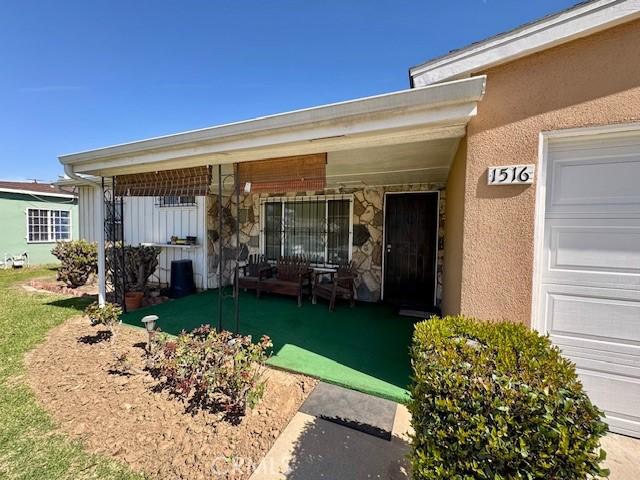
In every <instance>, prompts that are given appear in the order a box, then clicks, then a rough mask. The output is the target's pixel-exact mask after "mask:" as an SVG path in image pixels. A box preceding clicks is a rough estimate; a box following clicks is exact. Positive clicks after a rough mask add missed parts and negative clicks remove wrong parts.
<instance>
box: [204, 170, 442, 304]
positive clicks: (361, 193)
mask: <svg viewBox="0 0 640 480" xmlns="http://www.w3.org/2000/svg"><path fill="white" fill-rule="evenodd" d="M444 187H445V184H444V183H432V184H414V185H393V186H381V187H364V188H353V189H344V188H341V189H326V190H324V191H321V192H288V193H285V194H243V195H241V196H240V222H239V226H240V255H239V258H240V260H241V261H243V260H246V258H247V257H248V255H249V254H257V253H260V199H261V198H267V197H296V196H303V195H307V196H313V195H333V194H340V195H349V194H351V195H353V253H352V260H353V262H354V264H355V266H356V269H357V272H358V278H357V280H356V295H357V298H358V300H363V301H369V302H377V301H379V300H380V294H381V285H382V254H383V253H382V252H383V245H382V240H383V223H384V213H383V202H384V194H385V192H419V191H436V190H437V191H440V212H439V222H440V228H439V238H438V261H437V291H436V297H437V302H438V304H439V303H440V300H441V298H442V261H443V257H444V252H443V249H442V247H443V245H444V242H443V236H444V220H445V217H444V212H445V190H444ZM222 201H223V229H222V249H223V254H224V258H225V259H227V260H225V262H224V265H223V279H224V283H223V284H225V285H228V284H230V283H231V281H232V279H233V264H234V262H233V258H234V256H235V254H236V251H237V249H236V237H235V231H236V230H235V228H236V224H237V222H236V218H235V215H236V208H235V201H236V199H235V196H225V195H223V197H222ZM209 205H210V207H209V211H208V215H207V219H208V223H207V232H208V235H207V236H208V242H209V272H210V281H209V285H210V286H212V287H215V286H216V285H217V271H216V267H217V262H218V254H219V252H220V239H219V237H220V235H219V234H218V196H217V195H211V197H210V201H209Z"/></svg>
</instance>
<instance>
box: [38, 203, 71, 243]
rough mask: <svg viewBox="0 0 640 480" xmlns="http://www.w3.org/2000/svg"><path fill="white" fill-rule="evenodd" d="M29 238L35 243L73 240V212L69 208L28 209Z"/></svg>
mask: <svg viewBox="0 0 640 480" xmlns="http://www.w3.org/2000/svg"><path fill="white" fill-rule="evenodd" d="M27 239H28V241H29V242H33V243H37V242H57V241H61V240H71V213H70V212H69V211H68V210H45V209H39V208H30V209H28V210H27Z"/></svg>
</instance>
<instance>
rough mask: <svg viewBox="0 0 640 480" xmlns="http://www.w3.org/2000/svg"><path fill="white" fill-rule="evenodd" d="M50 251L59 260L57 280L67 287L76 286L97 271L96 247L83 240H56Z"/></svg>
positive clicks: (85, 281) (80, 284)
mask: <svg viewBox="0 0 640 480" xmlns="http://www.w3.org/2000/svg"><path fill="white" fill-rule="evenodd" d="M51 253H52V254H53V255H54V256H55V257H56V258H57V259H58V260H60V266H59V267H58V280H59V281H61V282H64V283H65V284H66V285H67V286H68V287H71V288H78V287H81V286H82V285H85V284H86V283H87V280H89V276H90V275H91V274H93V273H96V272H97V271H98V249H97V247H96V244H95V243H89V242H87V241H85V240H72V241H70V242H58V243H56V246H55V247H53V250H51Z"/></svg>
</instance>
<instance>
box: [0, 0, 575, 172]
mask: <svg viewBox="0 0 640 480" xmlns="http://www.w3.org/2000/svg"><path fill="white" fill-rule="evenodd" d="M574 3H575V1H573V0H571V1H566V0H535V1H523V0H484V1H483V0H439V1H433V0H422V1H408V0H406V1H405V0H384V1H374V0H371V1H364V0H362V1H352V2H349V1H348V0H340V1H334V0H323V1H316V2H312V1H311V0H306V1H305V0H300V1H268V0H261V1H245V0H235V1H215V0H174V1H164V0H155V1H150V0H149V1H136V0H126V1H125V0H83V1H75V0H74V1H71V0H64V1H53V0H51V1H49V0H46V1H45V0H41V1H39V2H35V1H29V0H2V2H1V3H0V146H1V151H0V169H1V170H0V178H2V179H27V178H37V179H40V180H51V179H55V178H56V176H57V175H58V174H59V173H61V171H62V169H61V168H60V166H59V164H58V162H57V159H56V157H57V155H59V154H62V153H71V152H76V151H81V150H87V149H91V148H96V147H101V146H106V145H111V144H115V143H122V142H127V141H131V140H137V139H141V138H145V137H152V136H158V135H163V134H168V133H174V132H178V131H183V130H190V129H194V128H202V127H207V126H211V125H215V124H219V123H226V122H230V121H235V120H242V119H246V118H251V117H255V116H259V115H266V114H270V113H277V112H281V111H287V110H292V109H296V108H304V107H309V106H313V105H318V104H323V103H329V102H335V101H340V100H347V99H349V98H356V97H362V96H367V95H373V94H378V93H384V92H389V91H393V90H400V89H404V88H408V75H407V69H408V68H409V67H410V66H412V65H416V64H419V63H422V62H424V61H426V60H428V59H430V58H432V57H435V56H438V55H441V54H443V53H446V52H447V51H449V50H451V49H454V48H459V47H463V46H465V45H467V44H469V43H471V42H473V41H476V40H481V39H483V38H485V37H488V36H490V35H493V34H495V33H499V32H501V31H504V30H508V29H510V28H513V27H516V26H518V25H520V24H522V23H525V22H528V21H531V20H534V19H536V18H538V17H541V16H543V15H546V14H549V13H552V12H556V11H559V10H562V9H564V8H567V7H569V6H571V5H573V4H574Z"/></svg>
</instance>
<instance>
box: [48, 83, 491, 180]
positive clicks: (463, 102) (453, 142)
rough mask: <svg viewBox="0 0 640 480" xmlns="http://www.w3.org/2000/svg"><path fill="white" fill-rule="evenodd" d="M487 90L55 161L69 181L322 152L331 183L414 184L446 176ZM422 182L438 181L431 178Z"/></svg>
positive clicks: (315, 111)
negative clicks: (367, 179)
mask: <svg viewBox="0 0 640 480" xmlns="http://www.w3.org/2000/svg"><path fill="white" fill-rule="evenodd" d="M484 89H485V77H484V76H478V77H473V78H469V79H464V80H456V81H452V82H447V83H440V84H437V85H432V86H428V87H424V88H416V89H410V90H402V91H398V92H392V93H388V94H384V95H378V96H373V97H366V98H359V99H355V100H350V101H346V102H340V103H334V104H329V105H323V106H318V107H314V108H309V109H304V110H296V111H292V112H287V113H281V114H276V115H270V116H266V117H259V118H255V119H252V120H246V121H242V122H236V123H230V124H225V125H220V126H214V127H210V128H205V129H201V130H194V131H189V132H184V133H177V134H174V135H168V136H163V137H157V138H151V139H147V140H141V141H137V142H132V143H126V144H121V145H115V146H110V147H105V148H100V149H96V150H90V151H85V152H80V153H73V154H68V155H61V156H60V157H59V160H60V162H61V163H62V164H63V165H64V167H65V172H66V173H67V174H69V176H72V177H73V176H74V175H76V174H83V175H98V176H113V175H121V174H127V173H139V172H149V171H159V170H169V169H176V168H186V167H193V166H200V165H218V164H232V163H236V162H246V161H252V160H260V159H269V158H281V157H286V156H291V155H305V154H312V153H323V152H327V153H328V166H327V177H335V182H333V183H345V182H346V183H350V182H356V181H359V179H360V177H361V176H362V175H365V176H366V175H368V174H372V175H374V176H375V175H376V173H377V175H378V176H380V174H387V173H389V174H391V177H393V181H394V182H396V183H399V182H400V181H402V180H403V179H405V178H411V179H413V180H414V181H415V180H416V178H415V172H414V170H415V171H423V172H424V171H425V169H432V170H434V172H440V173H439V176H440V177H442V172H444V174H445V178H446V172H447V171H448V168H449V164H450V162H451V160H452V158H453V154H454V153H455V147H456V146H457V142H458V140H459V138H461V137H462V136H464V134H465V128H466V124H467V123H468V122H469V120H470V119H471V117H473V116H474V115H475V114H476V109H477V102H478V101H480V100H481V98H482V96H483V95H484ZM396 146H398V147H399V148H398V149H396V148H395V147H396ZM400 146H401V147H400ZM391 147H394V148H393V151H391V150H389V149H390V148H391ZM429 153H432V154H433V155H428V154H429ZM425 156H426V158H425ZM391 177H389V178H391ZM422 180H424V181H426V180H431V181H435V180H436V179H435V177H434V178H432V175H429V178H428V179H427V178H426V177H425V178H424V179H422ZM328 183H331V182H328ZM374 183H375V182H374Z"/></svg>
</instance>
